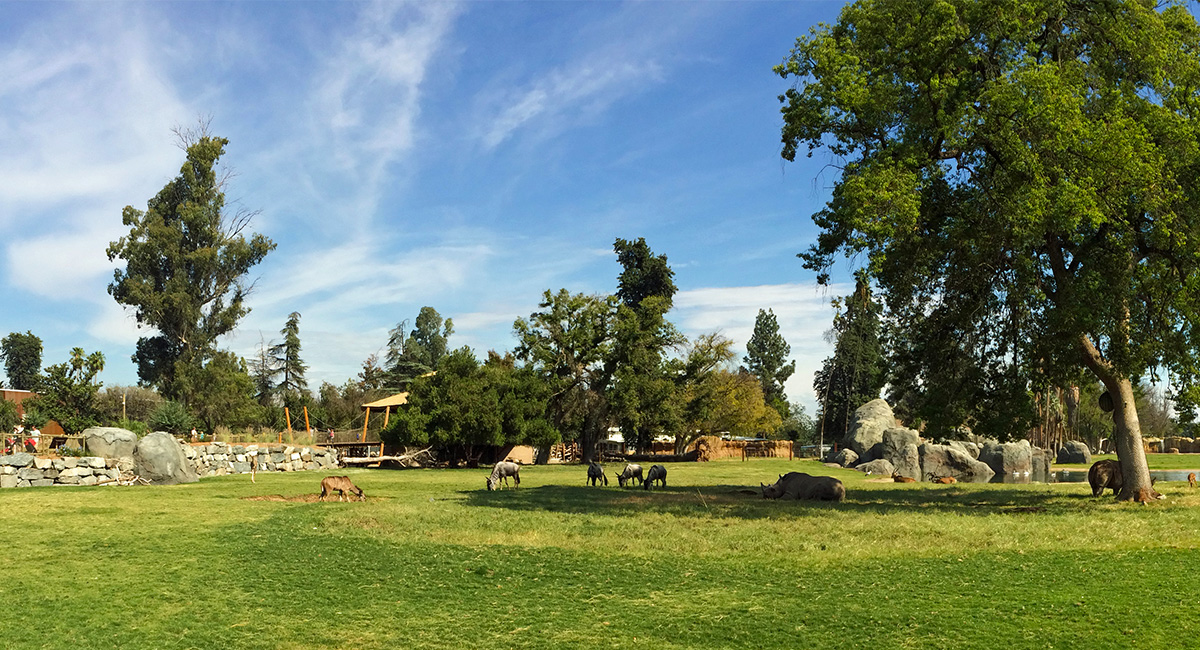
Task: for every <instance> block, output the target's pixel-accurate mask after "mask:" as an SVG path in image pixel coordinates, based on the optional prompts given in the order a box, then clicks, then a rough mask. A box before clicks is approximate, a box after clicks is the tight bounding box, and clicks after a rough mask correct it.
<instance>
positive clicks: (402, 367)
mask: <svg viewBox="0 0 1200 650" xmlns="http://www.w3.org/2000/svg"><path fill="white" fill-rule="evenodd" d="M407 328H408V321H406V320H405V321H400V322H399V323H397V324H396V327H394V328H392V330H391V331H390V332H389V333H388V334H389V339H388V346H387V347H388V351H387V357H386V359H385V366H386V370H387V375H386V378H385V380H386V382H387V384H388V386H391V387H394V388H397V389H402V388H405V387H407V386H408V384H409V382H411V381H412V380H413V379H416V378H417V377H420V376H421V375H424V374H426V373H428V372H431V371H433V370H434V369H435V368H437V365H438V362H439V361H441V359H442V357H443V356H444V355H445V354H446V350H447V349H448V348H447V346H448V344H449V340H450V335H451V334H453V333H454V321H453V320H451V319H449V318H447V319H444V320H443V319H442V315H441V314H439V313H438V311H437V310H436V309H434V308H433V307H428V306H426V307H422V308H421V312H420V313H419V314H417V319H416V321H415V322H414V323H413V329H412V331H410V332H408V333H407V334H405V329H407Z"/></svg>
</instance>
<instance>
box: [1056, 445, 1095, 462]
mask: <svg viewBox="0 0 1200 650" xmlns="http://www.w3.org/2000/svg"><path fill="white" fill-rule="evenodd" d="M1055 462H1057V463H1059V464H1060V465H1064V464H1067V463H1072V464H1074V463H1079V464H1082V465H1091V464H1092V450H1090V449H1088V446H1087V445H1085V444H1084V443H1082V442H1079V441H1078V440H1068V441H1067V442H1066V443H1065V444H1063V446H1061V447H1059V448H1058V457H1057V458H1056V459H1055Z"/></svg>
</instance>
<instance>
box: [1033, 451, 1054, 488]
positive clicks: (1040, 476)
mask: <svg viewBox="0 0 1200 650" xmlns="http://www.w3.org/2000/svg"><path fill="white" fill-rule="evenodd" d="M1032 452H1033V453H1032V461H1033V469H1032V470H1031V474H1030V475H1029V478H1030V479H1031V480H1034V481H1037V482H1039V483H1049V482H1050V450H1048V449H1042V448H1040V447H1034V448H1033V450H1032Z"/></svg>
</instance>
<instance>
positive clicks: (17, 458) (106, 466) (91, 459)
mask: <svg viewBox="0 0 1200 650" xmlns="http://www.w3.org/2000/svg"><path fill="white" fill-rule="evenodd" d="M132 468H133V463H132V461H128V460H118V459H116V458H98V457H95V456H85V457H82V458H35V457H34V456H33V455H32V454H10V455H7V456H0V488H15V487H42V486H49V485H116V484H117V479H118V478H119V477H120V476H121V470H126V471H128V470H130V469H132Z"/></svg>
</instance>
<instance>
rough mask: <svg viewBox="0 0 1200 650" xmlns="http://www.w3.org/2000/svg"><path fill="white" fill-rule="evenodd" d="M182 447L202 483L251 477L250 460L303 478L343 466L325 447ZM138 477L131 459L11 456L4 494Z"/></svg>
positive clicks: (3, 459) (2, 460)
mask: <svg viewBox="0 0 1200 650" xmlns="http://www.w3.org/2000/svg"><path fill="white" fill-rule="evenodd" d="M180 444H181V445H182V446H183V449H182V452H183V455H184V457H185V458H186V459H187V461H188V462H189V463H191V465H192V467H193V468H194V469H195V470H196V474H197V475H198V476H201V477H204V476H221V475H224V474H246V473H249V472H250V461H251V459H256V460H257V461H258V471H260V472H302V471H305V470H326V469H334V468H336V467H337V466H338V459H337V452H336V451H335V450H333V449H325V448H322V447H294V446H291V445H228V444H226V443H223V442H215V443H212V444H208V445H188V444H184V443H180ZM133 471H134V461H133V459H130V458H100V457H98V456H85V457H83V458H36V457H34V456H33V455H32V454H26V453H18V454H10V455H7V456H0V488H13V487H40V486H48V485H116V484H117V479H118V478H120V476H121V473H122V472H125V473H126V474H127V475H128V474H129V473H131V472H133Z"/></svg>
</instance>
